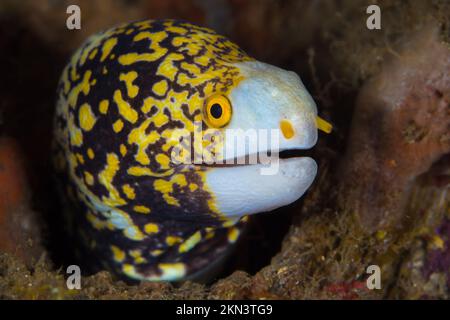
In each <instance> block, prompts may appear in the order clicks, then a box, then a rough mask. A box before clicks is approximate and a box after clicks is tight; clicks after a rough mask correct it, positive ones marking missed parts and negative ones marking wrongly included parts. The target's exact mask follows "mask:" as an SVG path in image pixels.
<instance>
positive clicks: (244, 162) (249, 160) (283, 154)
mask: <svg viewBox="0 0 450 320" xmlns="http://www.w3.org/2000/svg"><path fill="white" fill-rule="evenodd" d="M312 153H313V152H312V150H311V149H289V150H282V151H272V150H269V151H265V152H263V153H253V154H246V155H244V156H241V157H234V158H230V159H226V160H222V161H218V162H217V163H206V162H203V163H200V164H196V166H198V167H206V168H226V167H240V166H251V165H270V163H267V161H274V160H277V159H278V160H280V159H293V158H303V157H312Z"/></svg>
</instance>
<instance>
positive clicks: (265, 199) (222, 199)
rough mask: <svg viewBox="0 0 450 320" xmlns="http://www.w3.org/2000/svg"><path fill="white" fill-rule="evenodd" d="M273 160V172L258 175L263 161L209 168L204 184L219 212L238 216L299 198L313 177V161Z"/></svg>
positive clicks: (229, 215) (269, 208) (304, 159)
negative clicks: (211, 194) (274, 161)
mask: <svg viewBox="0 0 450 320" xmlns="http://www.w3.org/2000/svg"><path fill="white" fill-rule="evenodd" d="M277 161H278V168H274V169H276V171H275V172H276V173H275V174H273V175H262V174H261V169H262V167H264V165H263V164H254V165H243V166H230V167H226V166H225V167H213V168H210V170H209V171H208V173H207V174H206V183H207V185H208V187H209V189H210V191H212V193H213V195H214V200H215V205H216V207H217V209H218V210H219V211H220V213H222V214H223V215H225V216H227V217H239V216H243V215H248V214H254V213H259V212H267V211H271V210H274V209H276V208H279V207H282V206H285V205H288V204H290V203H292V202H294V201H295V200H297V199H298V198H300V197H301V196H302V195H303V194H304V193H305V191H306V190H307V189H308V188H309V186H310V185H311V183H312V182H313V180H314V177H315V176H316V173H317V164H316V162H315V161H314V160H313V159H312V158H309V157H302V158H289V159H278V160H277ZM272 165H273V164H272Z"/></svg>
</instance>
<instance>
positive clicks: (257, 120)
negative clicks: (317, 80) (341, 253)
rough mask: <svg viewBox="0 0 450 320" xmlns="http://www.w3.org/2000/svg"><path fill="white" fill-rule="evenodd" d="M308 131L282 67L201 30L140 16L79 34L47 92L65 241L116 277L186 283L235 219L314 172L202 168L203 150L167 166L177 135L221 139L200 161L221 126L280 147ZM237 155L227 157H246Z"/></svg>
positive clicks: (313, 128)
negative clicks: (51, 92) (262, 134)
mask: <svg viewBox="0 0 450 320" xmlns="http://www.w3.org/2000/svg"><path fill="white" fill-rule="evenodd" d="M198 124H200V125H201V126H198ZM317 128H319V129H322V130H323V131H329V130H330V125H329V124H328V123H327V122H325V121H324V120H322V119H320V118H319V117H317V110H316V106H315V103H314V101H313V100H312V98H311V96H310V95H309V94H308V92H307V91H306V89H305V87H304V86H303V84H302V82H301V80H300V78H299V77H298V76H297V75H296V74H295V73H294V72H290V71H285V70H282V69H280V68H277V67H274V66H271V65H268V64H265V63H262V62H258V61H256V60H255V59H253V58H251V57H249V56H248V55H247V54H246V53H245V52H244V51H242V50H241V49H240V48H239V47H238V46H237V45H236V44H234V43H232V42H230V41H229V40H228V39H227V38H225V37H223V36H220V35H218V34H216V33H215V32H214V31H212V30H210V29H207V28H203V27H200V26H196V25H193V24H190V23H186V22H181V21H174V20H163V21H155V20H146V21H140V22H134V23H128V24H124V25H120V26H118V27H115V28H112V29H110V30H107V31H105V32H101V33H98V34H96V35H93V36H91V37H90V38H88V39H87V41H86V42H85V43H84V44H83V45H82V46H81V47H80V49H78V51H76V52H75V53H74V55H73V56H72V58H71V60H70V61H69V63H68V64H67V66H66V68H65V69H64V71H63V73H62V76H61V80H60V82H59V85H58V92H57V106H56V116H55V123H54V131H55V139H54V142H55V143H54V155H55V156H54V159H55V160H54V162H55V167H56V171H57V172H58V177H59V181H60V185H61V186H62V188H63V199H65V202H66V203H69V204H70V207H71V208H72V210H71V214H70V215H69V217H68V218H67V223H68V225H69V228H68V232H69V233H70V234H74V235H76V237H77V239H81V241H80V242H81V243H83V248H84V251H86V252H89V257H90V259H91V263H92V264H98V265H99V267H101V268H107V269H109V270H110V271H111V272H113V273H114V274H116V275H119V276H121V277H123V278H126V279H135V280H150V281H152V280H166V281H178V280H182V279H189V278H192V277H193V276H195V275H198V274H201V273H202V271H204V270H206V269H208V268H207V267H208V266H210V265H213V264H214V262H215V261H219V260H220V259H221V257H223V256H224V255H225V253H226V252H227V249H228V248H229V247H230V246H232V244H233V243H235V242H236V241H237V240H238V238H239V236H240V234H241V233H242V230H243V228H244V226H245V224H246V221H247V215H251V214H254V213H258V212H265V211H270V210H273V209H275V208H278V207H281V206H284V205H287V204H289V203H291V202H293V201H295V200H297V199H298V198H299V197H300V196H301V195H302V194H303V193H304V192H305V191H306V189H307V188H308V187H309V186H310V184H311V183H312V181H313V179H314V177H315V175H316V170H317V166H316V163H315V162H314V160H313V159H311V158H308V157H299V158H288V159H280V160H279V163H278V166H279V167H278V170H277V171H276V172H275V173H274V174H265V175H264V174H261V168H262V167H263V166H264V165H263V164H262V163H254V164H247V165H226V164H225V165H223V164H222V165H214V163H212V164H211V163H209V162H208V161H207V160H208V159H209V160H211V157H209V158H208V155H207V152H204V154H206V156H205V157H203V158H202V159H203V160H202V161H201V162H197V163H193V162H192V161H191V162H189V161H187V162H186V161H174V159H175V158H176V157H175V158H174V157H173V154H174V150H175V149H176V148H177V147H179V146H180V144H182V143H183V141H184V140H183V139H184V138H183V139H177V137H178V138H179V137H180V132H184V133H186V132H187V133H188V134H192V135H195V134H196V133H206V131H207V130H209V129H213V130H215V131H214V132H215V133H216V134H218V135H219V136H220V135H222V136H221V137H225V138H223V139H217V141H216V142H217V143H218V144H219V145H221V146H222V148H221V149H220V148H216V149H214V150H216V154H213V153H214V152H211V154H213V156H215V157H216V158H214V159H222V160H229V157H228V158H227V155H228V153H227V152H220V151H217V150H228V149H229V148H228V147H229V145H230V143H229V141H230V139H228V141H227V139H226V136H225V132H226V130H227V129H241V130H242V131H245V130H248V129H252V130H259V129H264V130H272V129H273V130H278V131H279V132H281V133H282V134H281V135H280V138H279V145H278V147H279V150H280V151H283V150H289V149H307V148H311V147H312V146H313V145H314V144H315V143H316V140H317ZM258 132H259V131H258ZM219 140H220V143H219ZM186 141H187V140H186ZM194 141H195V139H194ZM211 141H214V139H212V140H211ZM204 144H205V143H204V141H203V140H201V141H200V142H198V141H197V142H194V143H192V144H191V147H187V148H185V151H191V150H192V151H193V153H194V154H195V153H196V152H198V150H199V148H202V147H205V145H204ZM204 149H207V148H204ZM204 149H203V150H204ZM270 149H271V145H269V144H266V145H265V146H264V145H263V146H261V145H258V149H257V150H256V151H257V152H262V151H269V150H270ZM243 150H244V151H241V152H236V153H235V154H234V156H233V159H237V158H239V157H241V158H242V157H243V156H244V157H245V156H249V154H248V151H246V150H247V149H245V148H244V149H243ZM187 153H189V152H187ZM211 154H210V155H209V156H211ZM178 156H179V158H180V157H181V158H182V159H184V158H183V155H182V152H180V153H178ZM178 160H180V159H178Z"/></svg>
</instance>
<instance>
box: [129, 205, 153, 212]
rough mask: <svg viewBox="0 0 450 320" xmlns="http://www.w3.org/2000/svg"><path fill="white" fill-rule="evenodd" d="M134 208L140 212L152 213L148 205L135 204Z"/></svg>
mask: <svg viewBox="0 0 450 320" xmlns="http://www.w3.org/2000/svg"><path fill="white" fill-rule="evenodd" d="M133 210H134V211H136V212H139V213H145V214H147V213H150V211H151V210H150V208H147V207H146V206H134V207H133Z"/></svg>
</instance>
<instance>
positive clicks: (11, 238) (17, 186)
mask: <svg viewBox="0 0 450 320" xmlns="http://www.w3.org/2000/svg"><path fill="white" fill-rule="evenodd" d="M29 200H30V196H29V187H28V184H27V179H26V172H25V166H24V159H23V154H22V152H21V150H20V148H19V146H18V145H17V144H16V142H15V141H14V140H13V139H11V138H7V137H1V138H0V252H8V253H10V254H13V255H15V256H16V257H18V258H20V259H22V260H23V261H25V262H26V263H27V264H30V263H31V262H32V261H33V259H37V258H39V257H40V255H41V254H42V252H43V249H42V247H41V240H40V229H39V226H38V219H37V217H36V213H35V212H34V211H32V210H31V208H30V202H29Z"/></svg>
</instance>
